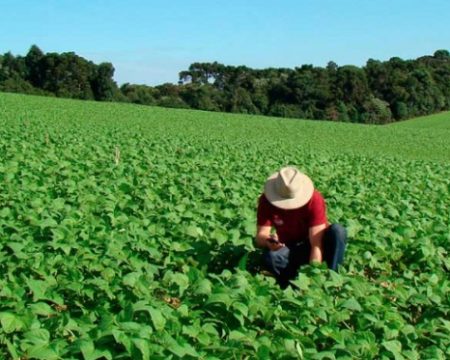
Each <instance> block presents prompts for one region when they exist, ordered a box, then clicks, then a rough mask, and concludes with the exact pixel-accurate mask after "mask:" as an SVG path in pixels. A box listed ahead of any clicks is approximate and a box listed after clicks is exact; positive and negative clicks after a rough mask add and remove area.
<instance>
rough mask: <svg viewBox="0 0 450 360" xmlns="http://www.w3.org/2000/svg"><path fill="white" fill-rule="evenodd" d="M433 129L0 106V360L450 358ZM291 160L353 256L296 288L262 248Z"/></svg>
mask: <svg viewBox="0 0 450 360" xmlns="http://www.w3.org/2000/svg"><path fill="white" fill-rule="evenodd" d="M431 121H432V124H431ZM431 121H430V122H428V121H427V122H426V121H424V120H423V119H422V120H412V121H411V122H403V123H399V124H393V125H388V126H383V127H381V126H379V127H376V126H363V125H353V124H343V123H331V122H320V121H303V120H286V119H275V118H263V117H257V116H243V115H231V114H219V113H208V112H200V111H187V110H173V109H164V108H151V107H144V106H134V105H127V104H107V103H94V102H83V101H71V100H62V99H52V98H40V97H32V96H21V95H12V94H0V273H1V275H2V276H1V277H0V358H5V359H9V358H13V359H19V358H21V359H85V360H94V359H170V358H172V359H178V358H186V359H196V358H198V359H348V360H350V359H395V360H400V359H408V360H409V359H448V358H449V357H450V279H449V271H450V259H449V254H448V249H449V242H450V221H449V207H450V201H449V190H450V161H449V160H450V157H449V155H450V144H449V138H450V137H449V134H450V120H449V116H448V113H447V114H441V115H439V116H437V117H435V118H433V119H432V120H431ZM287 164H290V165H296V166H297V167H299V168H300V169H301V170H303V171H304V172H306V173H307V174H308V175H310V177H311V178H312V179H313V181H314V183H315V186H316V188H318V189H319V190H320V191H321V192H322V193H323V194H324V197H325V199H326V201H327V206H328V215H329V220H330V221H331V222H338V223H341V224H343V225H344V226H346V227H347V229H348V232H349V246H348V251H347V253H346V259H345V264H344V266H343V267H342V268H341V270H340V272H339V273H335V272H330V271H328V270H327V269H325V268H323V267H320V266H319V267H317V266H306V267H305V268H303V269H302V271H301V273H300V275H299V276H298V278H297V279H296V280H294V281H293V283H294V284H295V285H296V286H293V287H289V288H288V289H286V290H281V289H280V288H279V287H278V286H277V285H276V284H275V282H274V280H273V278H271V277H267V276H264V275H263V274H261V272H260V263H259V257H260V252H259V250H257V249H255V248H254V246H253V236H254V233H255V211H256V201H257V198H258V196H259V194H260V192H261V191H262V188H263V184H264V181H265V179H266V177H267V176H268V175H270V174H271V173H272V172H274V171H276V170H277V169H279V168H280V167H282V166H283V165H287Z"/></svg>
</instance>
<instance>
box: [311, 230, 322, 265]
mask: <svg viewBox="0 0 450 360" xmlns="http://www.w3.org/2000/svg"><path fill="white" fill-rule="evenodd" d="M325 229H326V224H321V225H317V226H313V227H311V228H310V229H309V241H310V242H311V254H310V256H309V261H310V263H314V262H317V263H319V264H320V263H321V262H322V258H323V246H322V239H323V233H324V232H325Z"/></svg>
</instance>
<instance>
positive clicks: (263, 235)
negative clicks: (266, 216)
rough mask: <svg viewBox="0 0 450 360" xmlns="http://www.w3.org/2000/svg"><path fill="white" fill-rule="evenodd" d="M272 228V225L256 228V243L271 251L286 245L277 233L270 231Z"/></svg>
mask: <svg viewBox="0 0 450 360" xmlns="http://www.w3.org/2000/svg"><path fill="white" fill-rule="evenodd" d="M271 230H272V227H271V226H258V227H257V229H256V245H257V246H259V247H261V248H267V249H269V250H271V251H277V250H279V249H281V248H282V247H284V246H285V245H284V244H283V243H280V242H279V241H278V236H277V234H271V233H270V232H271ZM271 239H272V240H271Z"/></svg>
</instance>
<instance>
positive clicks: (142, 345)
mask: <svg viewBox="0 0 450 360" xmlns="http://www.w3.org/2000/svg"><path fill="white" fill-rule="evenodd" d="M132 341H133V344H134V345H135V346H136V347H137V348H138V349H139V351H140V352H141V356H142V360H149V359H150V347H149V343H148V341H147V340H144V339H133V340H132Z"/></svg>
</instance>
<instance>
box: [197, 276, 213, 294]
mask: <svg viewBox="0 0 450 360" xmlns="http://www.w3.org/2000/svg"><path fill="white" fill-rule="evenodd" d="M194 294H196V295H209V294H211V281H209V280H208V279H202V280H200V282H199V283H198V284H197V286H196V287H195V289H194Z"/></svg>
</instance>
